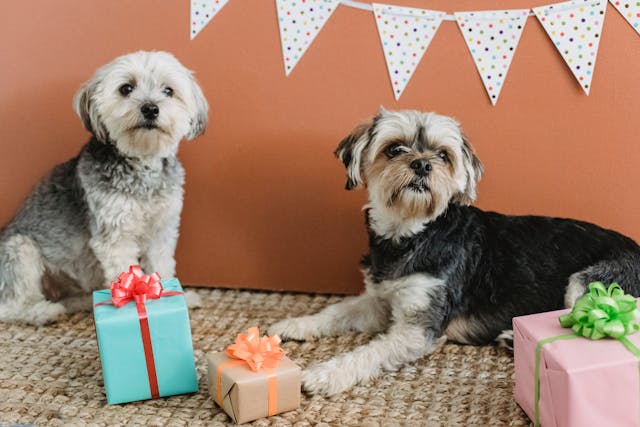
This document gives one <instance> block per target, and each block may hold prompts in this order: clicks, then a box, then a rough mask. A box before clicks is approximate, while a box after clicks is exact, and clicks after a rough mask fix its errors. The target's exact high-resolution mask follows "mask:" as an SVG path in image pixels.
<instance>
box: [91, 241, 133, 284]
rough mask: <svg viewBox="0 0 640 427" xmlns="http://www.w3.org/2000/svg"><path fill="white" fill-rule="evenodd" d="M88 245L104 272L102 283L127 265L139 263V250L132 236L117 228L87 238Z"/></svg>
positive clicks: (124, 269) (108, 281) (111, 278)
mask: <svg viewBox="0 0 640 427" xmlns="http://www.w3.org/2000/svg"><path fill="white" fill-rule="evenodd" d="M89 245H90V246H91V249H92V250H93V253H94V254H95V256H96V258H97V259H98V261H99V262H100V265H101V266H102V271H103V272H104V281H105V282H104V285H105V287H109V284H110V283H111V282H112V281H113V280H116V279H117V278H118V275H119V274H120V273H122V272H123V271H127V270H128V269H129V266H131V265H135V264H138V263H139V260H138V257H139V256H140V250H139V247H138V244H137V243H136V241H135V239H134V238H133V237H132V236H129V235H127V234H126V233H122V232H119V231H118V230H115V229H114V230H111V232H104V233H100V234H98V235H97V236H94V237H92V238H91V239H90V240H89Z"/></svg>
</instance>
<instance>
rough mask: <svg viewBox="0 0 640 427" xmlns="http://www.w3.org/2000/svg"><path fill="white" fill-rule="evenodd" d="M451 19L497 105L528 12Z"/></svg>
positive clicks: (470, 14)
mask: <svg viewBox="0 0 640 427" xmlns="http://www.w3.org/2000/svg"><path fill="white" fill-rule="evenodd" d="M454 15H455V18H456V22H457V23H458V28H459V29H460V31H461V33H462V37H464V41H465V42H466V43H467V46H468V47H469V51H470V52H471V56H472V57H473V60H474V61H475V63H476V67H477V68H478V72H479V73H480V77H481V78H482V82H483V83H484V87H485V89H486V90H487V93H488V94H489V99H490V100H491V103H492V104H493V105H496V102H498V96H500V91H501V90H502V86H503V84H504V81H505V78H506V77H507V72H508V71H509V66H510V65H511V60H512V59H513V55H514V54H515V51H516V47H517V46H518V42H519V41H520V36H521V35H522V31H523V30H524V25H525V24H526V22H527V17H528V16H529V10H528V9H514V10H492V11H483V12H456V13H455V14H454Z"/></svg>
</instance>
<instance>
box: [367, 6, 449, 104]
mask: <svg viewBox="0 0 640 427" xmlns="http://www.w3.org/2000/svg"><path fill="white" fill-rule="evenodd" d="M373 14H374V16H375V18H376V24H377V26H378V33H379V34H380V41H381V42H382V50H383V51H384V57H385V59H386V61H387V68H388V70H389V78H390V79H391V85H392V87H393V94H394V95H395V97H396V100H397V99H399V98H400V95H402V92H403V91H404V89H405V87H406V86H407V84H408V83H409V80H410V79H411V76H412V75H413V72H414V71H415V70H416V67H417V66H418V64H419V63H420V60H421V59H422V57H423V55H424V53H425V51H426V50H427V47H428V46H429V43H431V40H432V39H433V36H434V35H435V33H436V31H438V27H440V24H441V23H442V20H443V19H444V17H445V15H446V14H445V13H444V12H438V11H434V10H426V9H415V8H410V7H400V6H390V5H386V4H376V3H374V4H373Z"/></svg>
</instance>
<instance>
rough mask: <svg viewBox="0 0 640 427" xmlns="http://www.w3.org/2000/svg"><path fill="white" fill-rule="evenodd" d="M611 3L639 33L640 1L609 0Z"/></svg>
mask: <svg viewBox="0 0 640 427" xmlns="http://www.w3.org/2000/svg"><path fill="white" fill-rule="evenodd" d="M611 4H612V5H613V7H615V8H616V9H617V10H618V12H620V15H622V17H623V18H624V19H626V20H627V22H628V23H629V24H630V25H631V26H632V27H633V29H634V30H636V31H637V32H638V34H640V1H638V0H633V1H628V0H624V1H619V0H611Z"/></svg>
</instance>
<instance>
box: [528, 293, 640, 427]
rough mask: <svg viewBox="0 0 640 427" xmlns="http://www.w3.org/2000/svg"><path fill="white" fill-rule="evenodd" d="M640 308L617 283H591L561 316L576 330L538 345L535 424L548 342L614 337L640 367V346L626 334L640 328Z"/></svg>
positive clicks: (565, 324) (563, 321)
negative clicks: (543, 361) (545, 348)
mask: <svg viewBox="0 0 640 427" xmlns="http://www.w3.org/2000/svg"><path fill="white" fill-rule="evenodd" d="M639 319H640V309H638V305H637V302H636V299H635V298H634V297H633V296H631V295H628V294H627V295H625V293H624V291H623V290H622V288H621V287H620V285H618V284H617V283H612V284H611V285H609V287H608V288H607V287H605V285H604V284H603V283H602V282H592V283H589V293H587V294H585V295H583V296H582V297H580V298H579V299H578V300H577V301H576V303H575V304H574V306H573V308H572V309H571V312H570V313H568V314H562V315H560V317H559V320H560V325H562V327H563V328H571V329H572V330H573V333H571V334H566V335H558V336H555V337H549V338H544V339H542V340H540V341H538V343H537V345H536V358H535V364H536V366H535V370H534V375H535V389H534V414H535V415H534V417H535V420H534V423H535V426H536V427H538V426H540V358H541V354H542V347H543V346H544V345H545V344H548V343H551V342H554V341H559V340H567V339H573V338H579V337H584V338H589V339H592V340H599V339H601V338H604V337H611V338H615V339H617V340H619V341H620V342H621V343H622V344H623V345H624V346H625V347H626V348H627V349H628V350H629V351H630V352H631V353H633V355H634V356H636V358H638V361H639V364H638V369H639V370H640V349H639V348H638V347H636V346H635V345H634V344H633V343H632V342H631V341H629V339H628V338H627V337H626V335H629V334H633V333H635V332H637V331H638V330H640V325H639V324H638V322H639Z"/></svg>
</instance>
